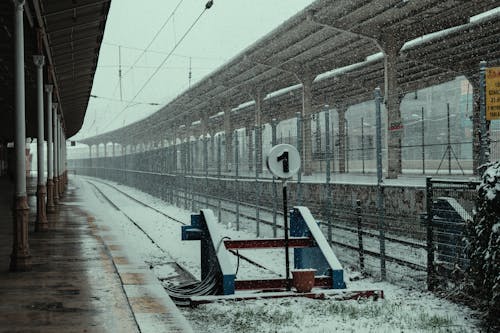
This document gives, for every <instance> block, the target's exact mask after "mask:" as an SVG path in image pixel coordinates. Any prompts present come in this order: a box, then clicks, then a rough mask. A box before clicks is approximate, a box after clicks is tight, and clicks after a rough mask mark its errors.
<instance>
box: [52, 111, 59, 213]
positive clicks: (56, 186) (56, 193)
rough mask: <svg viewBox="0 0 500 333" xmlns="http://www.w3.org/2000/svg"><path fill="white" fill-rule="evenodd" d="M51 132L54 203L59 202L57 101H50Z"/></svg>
mask: <svg viewBox="0 0 500 333" xmlns="http://www.w3.org/2000/svg"><path fill="white" fill-rule="evenodd" d="M52 106H53V108H52V119H53V122H52V132H53V135H54V156H53V157H54V205H57V204H58V203H59V163H58V161H59V141H58V139H59V115H58V113H57V107H58V106H59V104H58V103H52Z"/></svg>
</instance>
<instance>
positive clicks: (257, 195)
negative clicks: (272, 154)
mask: <svg viewBox="0 0 500 333" xmlns="http://www.w3.org/2000/svg"><path fill="white" fill-rule="evenodd" d="M259 138H261V136H260V126H258V125H257V126H255V147H256V149H259V150H262V147H260V145H259ZM255 152H256V154H255V223H256V225H255V229H256V230H255V233H256V235H257V237H259V236H260V208H259V204H260V200H259V198H260V183H259V171H260V168H261V166H260V165H259V164H260V163H261V162H260V160H259V158H257V156H258V154H259V153H258V152H257V150H256V151H255Z"/></svg>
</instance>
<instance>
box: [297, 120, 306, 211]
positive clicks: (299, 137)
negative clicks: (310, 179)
mask: <svg viewBox="0 0 500 333" xmlns="http://www.w3.org/2000/svg"><path fill="white" fill-rule="evenodd" d="M296 115H297V150H298V151H299V154H300V156H301V160H302V164H301V166H300V170H299V172H298V173H297V205H298V206H300V205H302V191H301V190H302V189H301V182H302V171H303V170H304V163H306V162H307V161H305V160H304V159H303V158H302V157H303V156H302V115H301V114H300V112H297V113H296Z"/></svg>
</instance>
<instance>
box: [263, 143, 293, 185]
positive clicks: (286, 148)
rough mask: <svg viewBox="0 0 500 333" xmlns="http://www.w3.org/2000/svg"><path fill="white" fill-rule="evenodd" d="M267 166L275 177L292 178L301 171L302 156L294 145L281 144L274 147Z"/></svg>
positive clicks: (268, 157) (268, 156) (267, 159)
mask: <svg viewBox="0 0 500 333" xmlns="http://www.w3.org/2000/svg"><path fill="white" fill-rule="evenodd" d="M266 165H267V169H268V170H269V171H270V172H271V173H272V174H273V175H274V176H275V177H278V178H282V179H287V178H291V177H293V175H295V174H296V173H297V172H298V171H299V169H300V154H299V152H298V150H297V148H295V147H294V146H292V145H288V144H279V145H276V146H274V147H272V148H271V150H270V151H269V154H267V158H266Z"/></svg>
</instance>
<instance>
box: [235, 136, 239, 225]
mask: <svg viewBox="0 0 500 333" xmlns="http://www.w3.org/2000/svg"><path fill="white" fill-rule="evenodd" d="M239 151H240V143H239V140H238V131H234V164H235V167H234V171H235V179H234V186H235V192H236V230H240V187H239V183H238V177H239V168H240V162H239V154H240V153H239Z"/></svg>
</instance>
